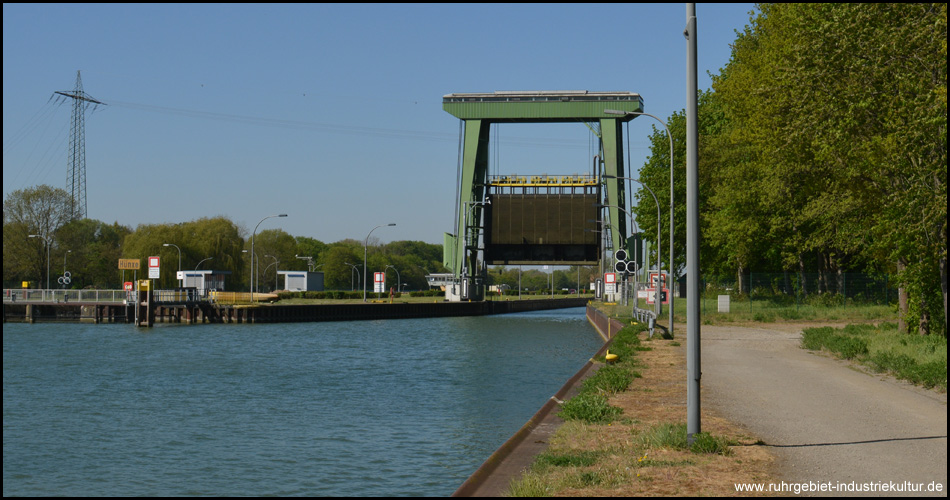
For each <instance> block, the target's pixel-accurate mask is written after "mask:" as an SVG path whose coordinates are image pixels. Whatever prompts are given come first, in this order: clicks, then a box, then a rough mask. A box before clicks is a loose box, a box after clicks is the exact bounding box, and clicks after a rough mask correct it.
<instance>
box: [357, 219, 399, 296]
mask: <svg viewBox="0 0 950 500" xmlns="http://www.w3.org/2000/svg"><path fill="white" fill-rule="evenodd" d="M395 225H396V224H395V223H389V224H380V225H378V226H376V227H374V228H373V229H370V231H369V234H367V235H366V239H365V240H363V302H366V245H367V244H369V235H370V234H373V231H375V230H377V229H379V228H381V227H383V226H395Z"/></svg>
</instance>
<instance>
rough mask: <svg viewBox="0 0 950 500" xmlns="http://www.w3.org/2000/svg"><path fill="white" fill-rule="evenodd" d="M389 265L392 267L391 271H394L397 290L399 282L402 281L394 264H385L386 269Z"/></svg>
mask: <svg viewBox="0 0 950 500" xmlns="http://www.w3.org/2000/svg"><path fill="white" fill-rule="evenodd" d="M390 267H392V268H393V271H396V291H397V292H398V291H399V282H400V281H402V278H400V277H399V270H398V269H396V268H395V267H394V266H388V265H387V266H386V269H389V268H390Z"/></svg>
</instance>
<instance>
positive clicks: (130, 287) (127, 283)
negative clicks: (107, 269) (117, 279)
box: [124, 281, 133, 292]
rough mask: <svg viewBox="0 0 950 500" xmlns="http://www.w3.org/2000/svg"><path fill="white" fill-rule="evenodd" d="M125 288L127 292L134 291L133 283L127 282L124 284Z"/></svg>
mask: <svg viewBox="0 0 950 500" xmlns="http://www.w3.org/2000/svg"><path fill="white" fill-rule="evenodd" d="M124 286H125V291H127V292H131V291H132V290H133V288H132V282H131V281H126V282H125V283H124Z"/></svg>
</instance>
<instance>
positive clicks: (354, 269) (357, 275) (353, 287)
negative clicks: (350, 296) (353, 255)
mask: <svg viewBox="0 0 950 500" xmlns="http://www.w3.org/2000/svg"><path fill="white" fill-rule="evenodd" d="M344 264H346V265H348V266H350V267H352V268H353V271H356V279H359V277H360V270H359V269H357V267H356V264H350V263H349V262H344ZM355 289H356V287H355V286H354V285H353V273H352V272H350V291H351V292H352V291H353V290H355Z"/></svg>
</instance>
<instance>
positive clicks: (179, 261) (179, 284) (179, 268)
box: [162, 243, 182, 288]
mask: <svg viewBox="0 0 950 500" xmlns="http://www.w3.org/2000/svg"><path fill="white" fill-rule="evenodd" d="M162 246H163V247H175V249H177V250H178V275H179V276H181V249H180V248H178V245H176V244H174V243H162ZM181 286H182V282H181V279H179V280H178V288H181Z"/></svg>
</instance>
